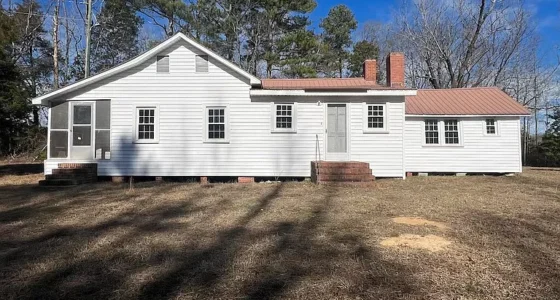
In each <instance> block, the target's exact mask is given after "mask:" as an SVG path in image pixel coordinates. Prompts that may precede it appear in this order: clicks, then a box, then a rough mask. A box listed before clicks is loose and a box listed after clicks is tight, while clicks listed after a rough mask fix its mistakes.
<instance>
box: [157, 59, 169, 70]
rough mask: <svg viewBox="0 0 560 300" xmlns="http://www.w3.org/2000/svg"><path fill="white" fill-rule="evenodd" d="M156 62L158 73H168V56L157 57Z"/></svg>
mask: <svg viewBox="0 0 560 300" xmlns="http://www.w3.org/2000/svg"><path fill="white" fill-rule="evenodd" d="M156 61H157V65H156V70H157V72H158V73H169V55H161V56H157V58H156Z"/></svg>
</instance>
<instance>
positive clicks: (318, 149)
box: [315, 134, 321, 182]
mask: <svg viewBox="0 0 560 300" xmlns="http://www.w3.org/2000/svg"><path fill="white" fill-rule="evenodd" d="M317 158H319V160H317ZM320 161H321V147H320V143H319V135H318V134H316V135H315V176H316V178H317V182H318V181H319V180H318V179H319V162H320Z"/></svg>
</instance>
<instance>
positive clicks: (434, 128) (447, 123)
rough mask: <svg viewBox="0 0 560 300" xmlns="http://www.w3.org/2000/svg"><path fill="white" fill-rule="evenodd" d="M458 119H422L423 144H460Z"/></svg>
mask: <svg viewBox="0 0 560 300" xmlns="http://www.w3.org/2000/svg"><path fill="white" fill-rule="evenodd" d="M460 125H461V124H460V122H459V121H458V120H453V119H450V120H436V119H426V120H424V138H425V140H424V144H425V145H460V144H461V132H460V130H461V126H460Z"/></svg>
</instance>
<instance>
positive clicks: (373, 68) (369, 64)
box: [364, 59, 377, 82]
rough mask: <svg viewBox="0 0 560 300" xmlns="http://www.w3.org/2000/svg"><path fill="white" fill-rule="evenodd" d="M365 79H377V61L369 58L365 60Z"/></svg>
mask: <svg viewBox="0 0 560 300" xmlns="http://www.w3.org/2000/svg"><path fill="white" fill-rule="evenodd" d="M364 79H365V80H366V81H373V82H376V81H377V61H376V60H375V59H368V60H366V61H365V62H364Z"/></svg>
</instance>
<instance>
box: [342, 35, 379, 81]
mask: <svg viewBox="0 0 560 300" xmlns="http://www.w3.org/2000/svg"><path fill="white" fill-rule="evenodd" d="M378 56H379V47H377V45H375V44H373V43H370V42H368V41H360V42H357V43H356V44H355V45H354V50H353V51H352V54H350V57H349V59H348V70H349V71H350V73H351V76H352V77H362V76H364V68H363V65H364V62H365V61H366V60H367V59H378ZM378 77H379V76H378Z"/></svg>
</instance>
